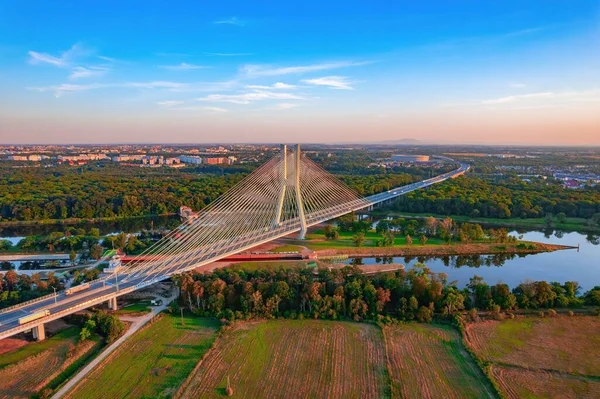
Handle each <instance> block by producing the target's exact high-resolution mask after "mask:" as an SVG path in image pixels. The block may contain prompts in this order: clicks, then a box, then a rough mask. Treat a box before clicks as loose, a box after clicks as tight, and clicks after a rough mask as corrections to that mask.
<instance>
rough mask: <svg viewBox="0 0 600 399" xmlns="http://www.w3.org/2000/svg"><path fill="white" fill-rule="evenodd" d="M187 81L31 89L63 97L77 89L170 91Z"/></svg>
mask: <svg viewBox="0 0 600 399" xmlns="http://www.w3.org/2000/svg"><path fill="white" fill-rule="evenodd" d="M186 86H187V83H179V82H164V81H152V82H123V83H90V84H85V85H84V84H71V83H63V84H61V85H56V86H44V87H34V88H30V90H35V91H40V92H46V91H50V92H54V95H55V96H56V97H61V96H62V95H64V94H67V93H73V92H77V91H88V90H96V89H106V88H133V89H169V90H170V91H176V90H178V89H182V88H185V87H186Z"/></svg>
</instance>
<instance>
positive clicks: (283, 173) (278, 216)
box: [274, 144, 287, 227]
mask: <svg viewBox="0 0 600 399" xmlns="http://www.w3.org/2000/svg"><path fill="white" fill-rule="evenodd" d="M281 159H282V164H281V166H282V169H281V191H280V192H279V198H278V200H277V214H276V215H275V222H274V226H275V227H279V224H280V223H281V217H282V216H283V201H284V199H285V189H286V186H287V145H285V144H282V145H281Z"/></svg>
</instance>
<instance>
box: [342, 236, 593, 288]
mask: <svg viewBox="0 0 600 399" xmlns="http://www.w3.org/2000/svg"><path fill="white" fill-rule="evenodd" d="M510 234H512V235H517V236H520V235H522V236H523V237H522V239H524V240H528V241H537V242H545V243H551V244H562V245H569V246H575V247H577V246H579V250H577V249H569V250H564V251H556V252H548V253H541V254H521V255H515V254H494V255H467V256H417V257H414V256H410V257H408V256H407V257H379V258H376V257H372V258H350V259H348V261H347V263H348V264H356V265H360V264H362V265H371V264H389V263H400V264H404V265H405V266H406V269H407V270H409V269H410V268H412V267H413V266H414V265H415V264H416V263H424V264H426V265H427V266H428V267H429V268H430V269H431V270H432V271H434V272H438V273H439V272H444V273H446V274H447V275H448V281H453V280H456V281H457V283H458V285H459V287H464V286H466V284H467V283H468V282H469V279H470V278H471V277H473V275H475V274H477V275H478V276H481V277H483V278H484V279H485V280H486V282H487V283H488V284H496V283H499V282H503V283H506V284H508V285H509V286H511V287H515V286H517V285H519V284H520V283H521V282H522V281H524V280H527V279H530V280H546V281H557V282H560V283H564V282H566V281H577V282H578V283H579V284H580V285H581V287H582V289H583V290H584V291H585V290H589V289H591V288H593V287H594V286H596V285H600V245H598V244H600V239H599V238H598V235H595V234H581V233H574V232H568V233H567V232H555V231H551V232H549V231H529V232H527V231H512V232H511V233H510Z"/></svg>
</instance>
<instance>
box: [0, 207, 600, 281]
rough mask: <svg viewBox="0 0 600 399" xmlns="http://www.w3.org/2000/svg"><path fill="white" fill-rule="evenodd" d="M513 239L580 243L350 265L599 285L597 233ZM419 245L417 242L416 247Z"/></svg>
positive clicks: (144, 221)
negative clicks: (391, 265)
mask: <svg viewBox="0 0 600 399" xmlns="http://www.w3.org/2000/svg"><path fill="white" fill-rule="evenodd" d="M178 224H179V218H178V217H156V218H140V219H130V220H122V221H118V222H104V223H94V224H91V223H84V224H81V225H77V226H74V227H83V228H86V229H89V228H90V227H97V228H99V229H100V233H101V234H102V235H105V234H113V233H118V232H120V231H125V232H127V233H135V232H138V231H140V230H141V229H151V228H155V229H158V228H174V227H175V226H177V225H178ZM61 229H62V228H61V227H59V226H57V225H35V226H15V227H9V228H3V229H1V230H0V239H8V240H10V241H11V242H13V244H16V243H17V242H18V241H19V240H20V239H21V238H23V237H24V236H25V235H31V234H48V233H50V232H52V231H60V230H61ZM510 234H512V235H517V236H518V235H522V236H523V239H524V240H528V241H537V242H545V243H551V244H562V245H571V246H577V245H579V246H580V248H579V251H577V250H565V251H556V252H550V253H541V254H534V255H520V256H519V255H515V256H507V255H474V256H449V257H419V258H416V257H412V258H404V257H394V258H356V259H353V258H351V259H349V260H348V263H352V262H354V263H359V262H360V263H362V264H365V265H369V264H377V263H382V262H388V263H400V264H404V265H406V267H407V269H410V268H411V267H412V266H414V264H415V263H417V262H422V263H425V264H426V265H427V266H428V267H429V268H430V269H431V270H433V271H435V272H444V273H446V274H447V275H448V281H453V280H456V281H457V282H458V284H459V286H460V287H464V286H465V285H466V284H467V283H468V282H469V279H470V278H471V277H473V275H475V274H477V275H478V276H481V277H483V278H484V279H485V280H486V282H487V283H488V284H496V283H498V282H504V283H506V284H508V285H509V286H510V287H515V286H517V285H518V284H519V283H521V282H522V281H524V280H526V279H530V280H546V281H557V282H560V283H564V282H565V281H577V282H578V283H579V284H580V285H581V287H582V288H583V290H589V289H590V288H593V287H594V286H596V285H600V245H599V244H600V237H599V236H598V235H591V234H588V235H586V234H582V233H576V232H569V233H566V232H565V233H563V232H560V231H552V230H550V231H545V232H540V231H512V232H511V233H510ZM415 245H418V244H415Z"/></svg>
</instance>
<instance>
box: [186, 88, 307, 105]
mask: <svg viewBox="0 0 600 399" xmlns="http://www.w3.org/2000/svg"><path fill="white" fill-rule="evenodd" d="M264 100H304V98H303V97H300V96H298V95H296V94H294V93H281V92H273V91H266V90H256V91H252V92H245V93H238V94H210V95H208V96H206V97H201V98H198V99H197V101H207V102H224V103H232V104H250V103H252V102H255V101H264Z"/></svg>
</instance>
